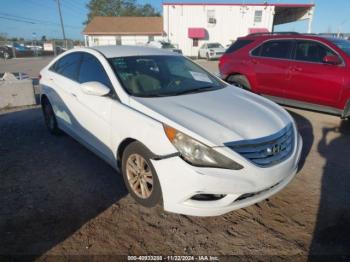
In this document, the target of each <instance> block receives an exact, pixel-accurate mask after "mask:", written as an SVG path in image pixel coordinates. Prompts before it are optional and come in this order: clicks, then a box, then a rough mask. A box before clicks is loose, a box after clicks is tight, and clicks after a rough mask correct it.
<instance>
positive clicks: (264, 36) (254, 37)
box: [241, 32, 337, 41]
mask: <svg viewBox="0 0 350 262" xmlns="http://www.w3.org/2000/svg"><path fill="white" fill-rule="evenodd" d="M283 38H295V39H311V40H323V41H333V40H335V39H337V38H334V37H325V36H322V35H316V34H299V33H293V32H285V33H283V32H282V33H261V34H259V33H257V34H250V35H247V36H244V37H242V38H241V39H252V40H257V39H259V40H269V39H283Z"/></svg>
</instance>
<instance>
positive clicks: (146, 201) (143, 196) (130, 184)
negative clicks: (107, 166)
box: [122, 142, 162, 207]
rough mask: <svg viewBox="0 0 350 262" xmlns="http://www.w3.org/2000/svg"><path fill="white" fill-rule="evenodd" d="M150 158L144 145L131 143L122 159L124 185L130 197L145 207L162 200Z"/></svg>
mask: <svg viewBox="0 0 350 262" xmlns="http://www.w3.org/2000/svg"><path fill="white" fill-rule="evenodd" d="M151 156H152V154H151V153H150V151H149V150H148V149H147V148H146V147H145V146H144V145H142V144H141V143H139V142H133V143H131V144H130V145H129V146H128V147H127V148H126V149H125V151H124V153H123V157H122V172H123V178H124V182H125V185H126V187H127V188H128V190H129V193H130V195H131V196H132V197H133V198H134V199H135V200H136V201H137V202H138V203H140V204H141V205H143V206H146V207H153V206H155V205H157V204H158V203H160V202H161V200H162V191H161V188H160V183H159V180H158V176H157V173H156V171H155V169H154V167H153V165H152V163H151Z"/></svg>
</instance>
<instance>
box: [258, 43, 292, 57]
mask: <svg viewBox="0 0 350 262" xmlns="http://www.w3.org/2000/svg"><path fill="white" fill-rule="evenodd" d="M292 48H293V40H272V41H268V42H265V43H264V44H262V45H261V46H260V47H258V48H257V49H255V50H254V51H253V52H252V54H253V55H254V56H261V57H271V58H281V59H286V58H290V57H291V53H292Z"/></svg>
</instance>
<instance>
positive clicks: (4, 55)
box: [2, 52, 10, 59]
mask: <svg viewBox="0 0 350 262" xmlns="http://www.w3.org/2000/svg"><path fill="white" fill-rule="evenodd" d="M2 55H3V57H4V58H5V59H9V58H10V54H9V53H8V52H4V53H3V54H2Z"/></svg>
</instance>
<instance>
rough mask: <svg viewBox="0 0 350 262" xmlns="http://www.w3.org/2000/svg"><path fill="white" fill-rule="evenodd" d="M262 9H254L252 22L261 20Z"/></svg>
mask: <svg viewBox="0 0 350 262" xmlns="http://www.w3.org/2000/svg"><path fill="white" fill-rule="evenodd" d="M262 12H263V11H262V10H256V11H255V13H254V23H260V22H261V21H262Z"/></svg>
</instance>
